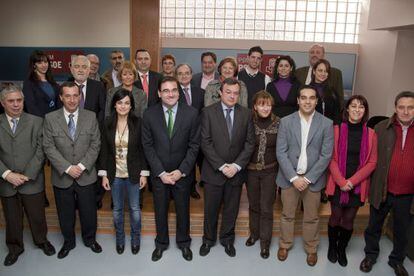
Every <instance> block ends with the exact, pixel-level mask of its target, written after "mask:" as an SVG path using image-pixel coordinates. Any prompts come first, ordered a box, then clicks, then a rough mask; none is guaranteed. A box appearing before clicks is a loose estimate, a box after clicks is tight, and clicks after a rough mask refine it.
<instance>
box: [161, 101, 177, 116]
mask: <svg viewBox="0 0 414 276" xmlns="http://www.w3.org/2000/svg"><path fill="white" fill-rule="evenodd" d="M177 108H178V102H177V103H176V104H175V105H174V106H173V107H172V108H171V110H172V112H173V113H174V114H176V113H177ZM162 109H163V110H164V113H165V112H167V111H168V107H166V106H165V105H163V104H162Z"/></svg>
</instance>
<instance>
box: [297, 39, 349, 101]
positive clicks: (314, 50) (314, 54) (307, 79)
mask: <svg viewBox="0 0 414 276" xmlns="http://www.w3.org/2000/svg"><path fill="white" fill-rule="evenodd" d="M324 58H325V48H324V47H323V46H322V45H321V44H313V45H312V47H311V48H310V49H309V66H304V67H300V68H298V69H296V72H295V75H296V78H297V79H298V80H299V82H300V83H301V84H310V83H311V77H312V67H313V65H314V64H315V63H316V62H317V61H319V60H320V59H324ZM328 85H329V86H330V87H332V88H333V89H334V90H335V91H336V92H337V93H338V95H339V104H340V106H344V87H343V81H342V72H341V70H339V69H337V68H334V67H331V71H330V76H329V78H328Z"/></svg>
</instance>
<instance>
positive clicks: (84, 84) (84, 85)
mask: <svg viewBox="0 0 414 276" xmlns="http://www.w3.org/2000/svg"><path fill="white" fill-rule="evenodd" d="M87 81H88V80H85V81H84V82H82V83H80V82H78V81H76V80H75V84H76V85H77V86H79V85H83V87H86V82H87Z"/></svg>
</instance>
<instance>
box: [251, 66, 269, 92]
mask: <svg viewBox="0 0 414 276" xmlns="http://www.w3.org/2000/svg"><path fill="white" fill-rule="evenodd" d="M245 70H246V72H247V74H248V75H250V76H251V77H252V78H254V77H255V76H256V75H257V73H259V69H256V71H252V70H251V69H250V68H249V66H246V67H245ZM264 75H265V88H266V87H267V85H268V84H269V83H270V82H271V81H272V79H271V78H270V77H269V76H268V75H267V74H264Z"/></svg>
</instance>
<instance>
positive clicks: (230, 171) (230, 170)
mask: <svg viewBox="0 0 414 276" xmlns="http://www.w3.org/2000/svg"><path fill="white" fill-rule="evenodd" d="M222 172H223V174H224V175H225V176H226V177H227V178H233V177H234V176H235V175H236V173H237V172H238V170H237V167H236V166H234V165H233V164H227V165H226V166H224V168H223V170H222Z"/></svg>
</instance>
